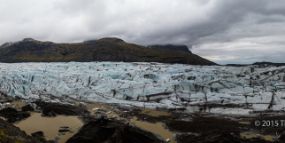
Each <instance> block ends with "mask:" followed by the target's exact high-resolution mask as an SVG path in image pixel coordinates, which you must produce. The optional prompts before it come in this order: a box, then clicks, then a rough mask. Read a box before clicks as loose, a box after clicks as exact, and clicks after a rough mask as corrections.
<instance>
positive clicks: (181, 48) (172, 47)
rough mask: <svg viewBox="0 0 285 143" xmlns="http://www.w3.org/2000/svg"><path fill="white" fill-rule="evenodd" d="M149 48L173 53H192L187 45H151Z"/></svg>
mask: <svg viewBox="0 0 285 143" xmlns="http://www.w3.org/2000/svg"><path fill="white" fill-rule="evenodd" d="M148 47H149V48H155V49H162V50H171V51H177V50H179V51H184V52H191V51H190V50H189V49H188V47H187V46H186V45H171V44H168V45H151V46H148Z"/></svg>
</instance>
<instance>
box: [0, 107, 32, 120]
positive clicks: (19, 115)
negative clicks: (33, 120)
mask: <svg viewBox="0 0 285 143" xmlns="http://www.w3.org/2000/svg"><path fill="white" fill-rule="evenodd" d="M0 116H2V117H4V118H6V119H7V121H8V122H10V123H14V122H16V121H20V120H23V119H25V118H28V117H30V113H28V112H23V111H17V110H16V109H14V108H10V107H8V108H4V109H2V110H0Z"/></svg>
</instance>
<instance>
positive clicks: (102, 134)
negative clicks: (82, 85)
mask: <svg viewBox="0 0 285 143" xmlns="http://www.w3.org/2000/svg"><path fill="white" fill-rule="evenodd" d="M93 142H94V143H95V142H98V143H101V142H102V143H103V142H105V143H163V142H164V141H162V140H160V139H158V138H157V137H156V136H155V135H153V134H151V133H149V132H146V131H143V130H141V129H139V128H136V127H132V126H129V125H127V124H125V123H122V122H119V121H115V120H107V119H98V120H95V121H90V122H89V123H87V124H85V125H84V126H83V127H82V128H81V129H80V131H79V132H78V133H77V134H75V135H74V136H73V137H71V138H70V139H69V140H68V141H67V143H93Z"/></svg>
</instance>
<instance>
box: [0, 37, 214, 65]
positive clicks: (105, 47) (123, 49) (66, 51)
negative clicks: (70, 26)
mask: <svg viewBox="0 0 285 143" xmlns="http://www.w3.org/2000/svg"><path fill="white" fill-rule="evenodd" d="M163 47H165V46H159V45H158V46H156V47H152V48H149V47H145V46H141V45H136V44H132V43H127V42H125V41H123V40H121V39H118V38H102V39H99V40H89V41H84V42H82V43H53V42H42V41H37V40H34V39H31V38H25V39H24V40H22V41H19V42H15V43H6V44H3V45H2V46H0V62H7V63H15V62H70V61H76V62H91V61H123V62H161V63H181V64H192V65H216V63H214V62H211V61H209V60H207V59H204V58H202V57H200V56H198V55H195V54H193V53H191V52H190V51H189V50H188V48H187V47H186V48H187V50H186V48H185V46H178V49H177V50H174V49H175V46H174V45H171V46H166V47H165V48H163ZM169 48H171V50H170V49H169Z"/></svg>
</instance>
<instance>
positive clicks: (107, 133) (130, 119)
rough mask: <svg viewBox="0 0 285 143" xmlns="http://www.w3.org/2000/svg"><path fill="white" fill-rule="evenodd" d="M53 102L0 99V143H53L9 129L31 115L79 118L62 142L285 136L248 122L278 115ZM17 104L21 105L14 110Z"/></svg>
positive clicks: (246, 140)
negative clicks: (193, 111) (186, 111)
mask: <svg viewBox="0 0 285 143" xmlns="http://www.w3.org/2000/svg"><path fill="white" fill-rule="evenodd" d="M2 98H4V97H2ZM56 101H59V100H55V99H52V100H46V101H45V102H43V101H40V100H37V101H26V100H24V99H11V98H10V97H9V100H8V98H7V101H4V99H2V105H4V104H3V103H4V102H6V104H5V105H7V106H6V107H2V109H1V110H0V116H1V117H2V118H3V119H5V120H2V119H1V120H0V136H1V138H0V139H1V141H2V140H3V141H7V142H16V141H18V140H19V141H20V142H24V143H29V142H35V143H52V142H54V143H55V142H57V141H56V140H49V141H47V139H46V138H45V133H44V132H42V131H41V130H40V129H39V130H38V131H37V132H35V133H32V134H30V135H28V134H26V133H25V132H24V131H21V129H20V128H17V127H15V126H14V125H13V123H18V122H21V121H23V120H27V119H29V116H30V114H31V113H34V112H37V113H41V115H42V116H43V117H48V118H54V117H56V116H62V115H63V116H78V117H79V118H80V119H81V120H82V122H83V124H84V125H83V126H82V127H81V128H80V130H78V131H77V132H75V133H74V134H73V136H72V137H71V138H69V139H68V140H67V143H86V142H112V143H119V142H120V143H124V142H136V143H146V142H147V143H161V142H171V143H185V142H191V143H214V142H220V143H229V142H233V143H272V142H274V143H282V142H284V138H285V134H284V129H282V128H257V127H254V125H253V121H254V120H257V119H272V120H273V119H282V118H283V117H285V115H282V114H278V115H277V114H275V115H272V114H262V115H261V114H260V115H258V116H251V117H249V116H221V115H218V114H209V113H203V112H200V113H199V112H197V113H191V114H190V113H185V112H183V111H179V110H167V109H165V110H155V109H144V108H138V107H132V108H129V107H123V106H118V105H112V104H104V103H93V102H84V101H78V100H75V99H66V101H67V102H56ZM19 102H21V103H24V104H22V105H21V106H18V105H19ZM16 105H17V106H16ZM140 124H141V125H142V126H140ZM159 125H162V127H159ZM31 126H32V125H31ZM144 126H146V127H147V128H144ZM155 128H162V129H161V130H157V129H155ZM69 131H70V129H69V127H64V126H62V127H60V128H59V129H58V132H59V133H62V134H64V133H66V132H69ZM164 131H167V133H170V136H169V135H168V136H167V135H165V136H164V134H163V133H164ZM165 134H166V133H165Z"/></svg>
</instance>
